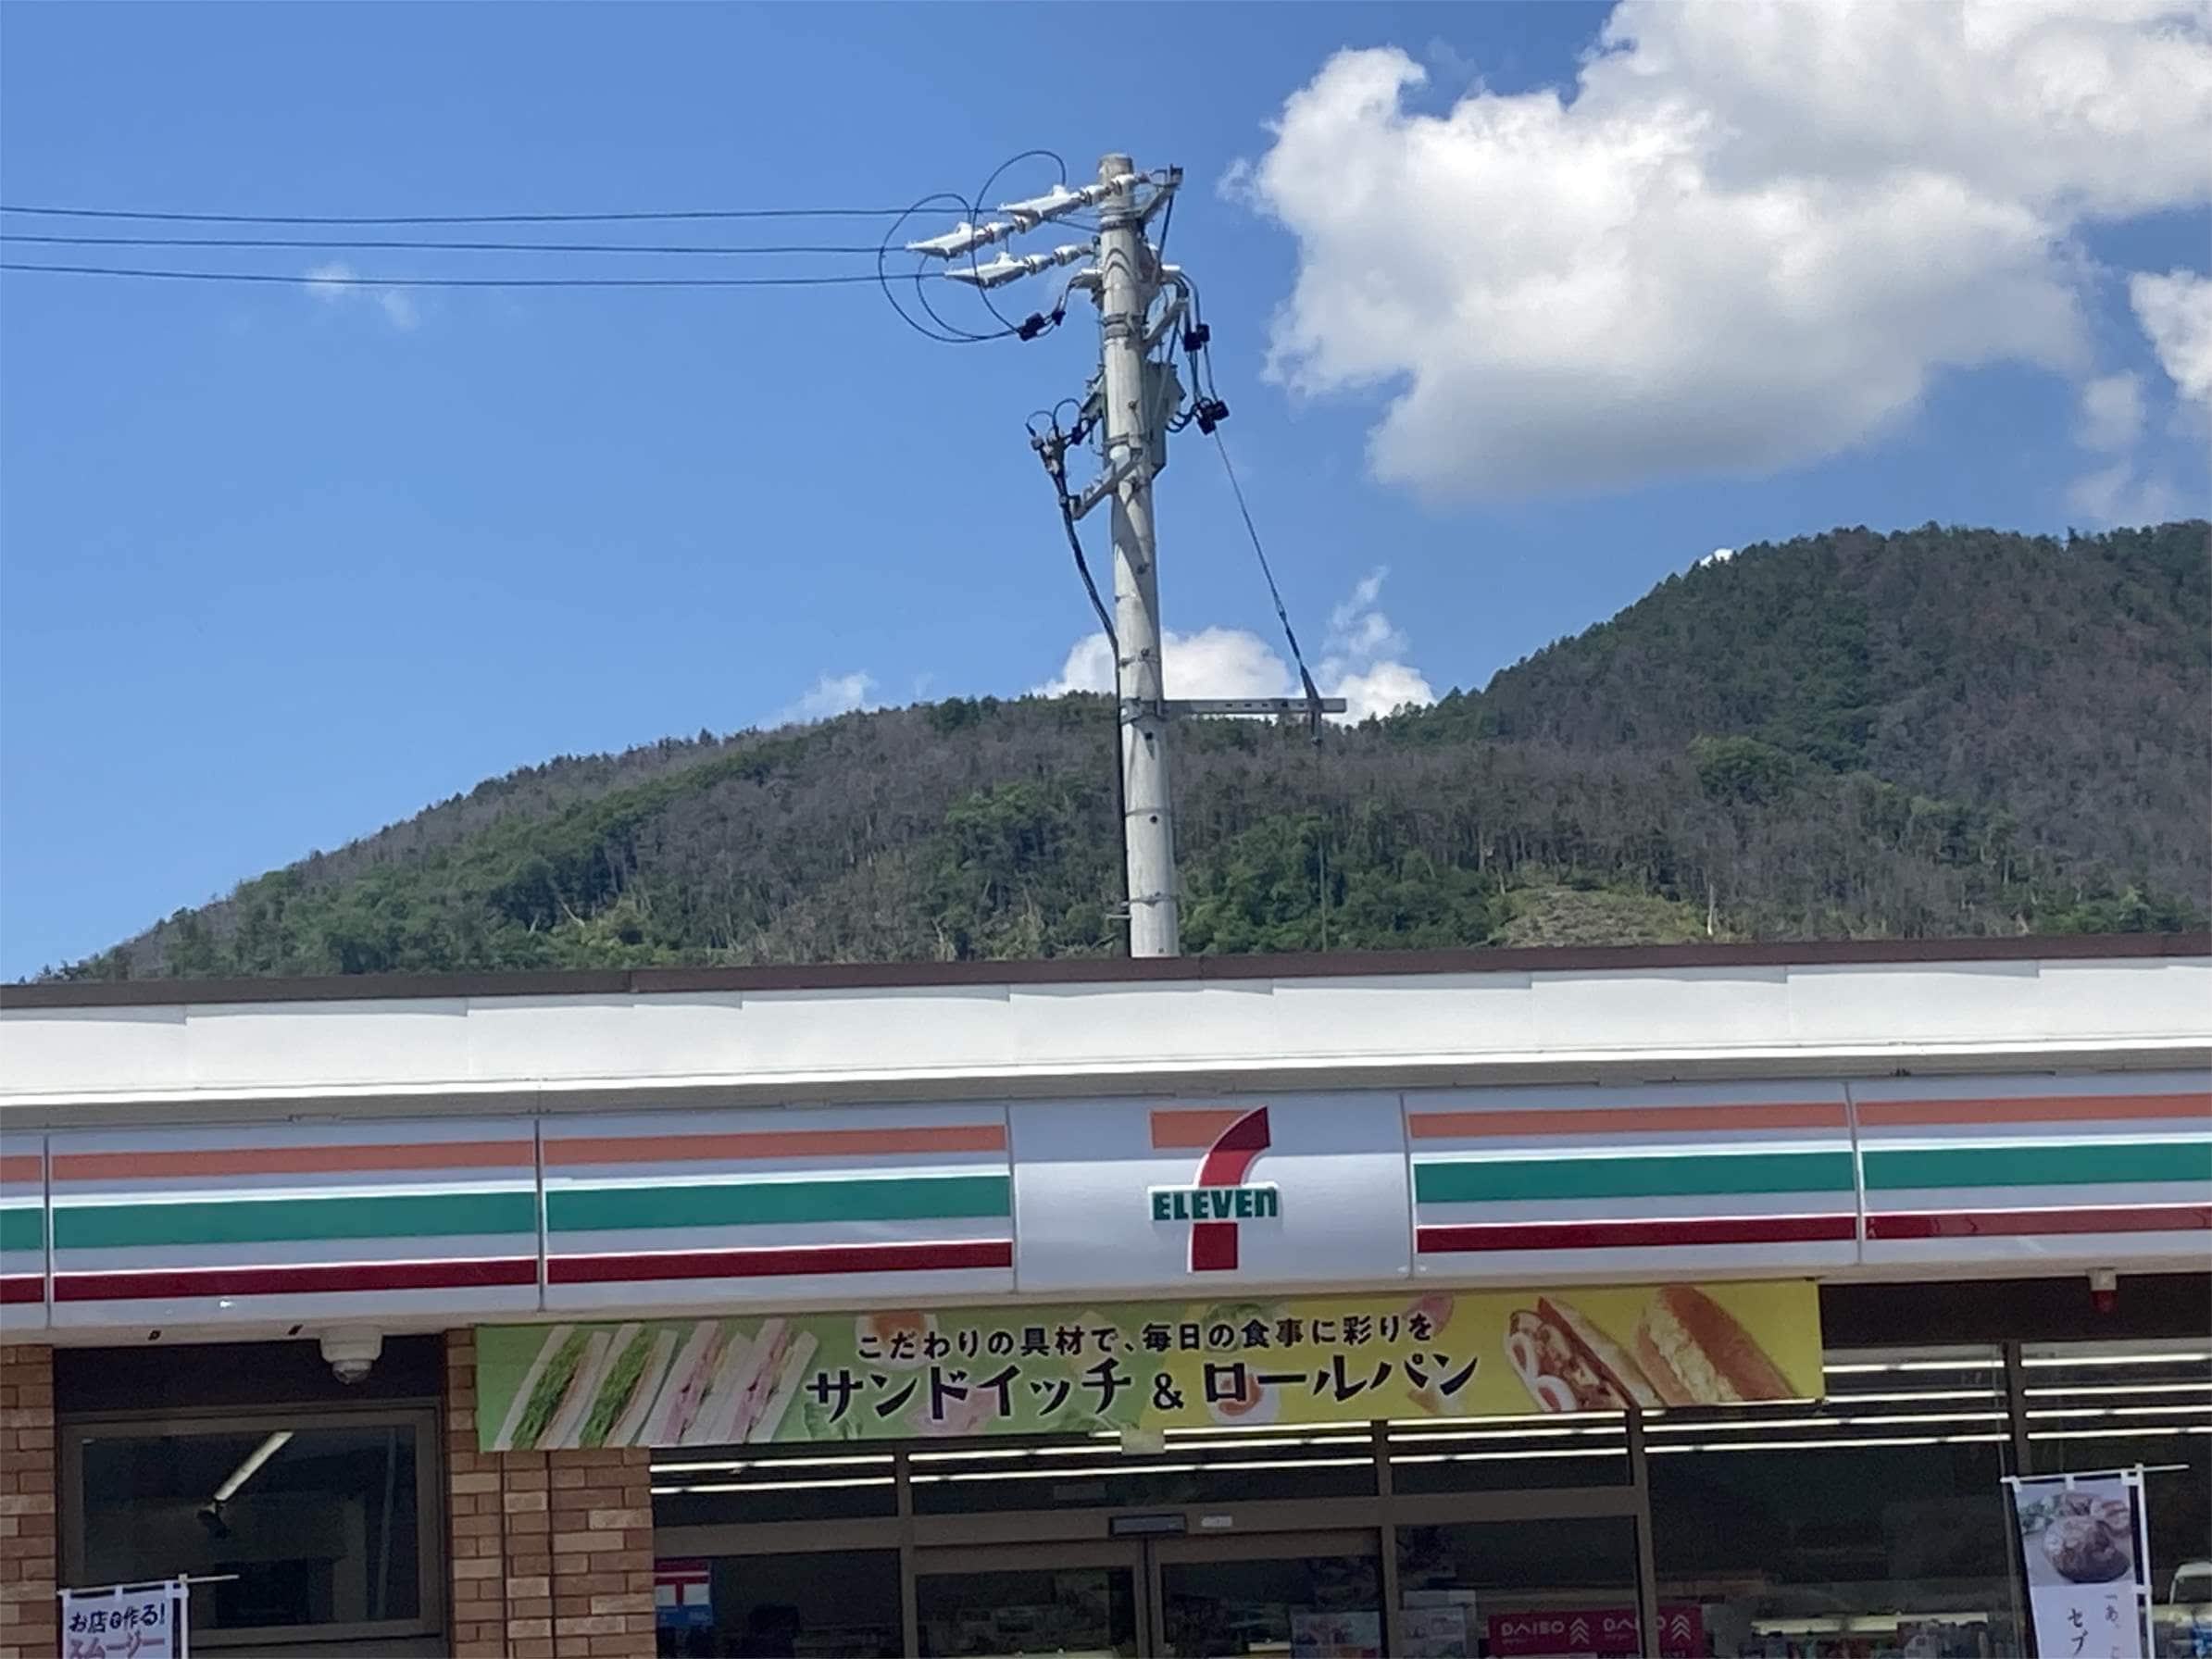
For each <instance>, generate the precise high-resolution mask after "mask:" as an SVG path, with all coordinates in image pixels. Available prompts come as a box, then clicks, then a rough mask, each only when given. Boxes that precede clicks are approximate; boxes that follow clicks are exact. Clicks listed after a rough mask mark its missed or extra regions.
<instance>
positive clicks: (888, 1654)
mask: <svg viewBox="0 0 2212 1659" xmlns="http://www.w3.org/2000/svg"><path fill="white" fill-rule="evenodd" d="M654 1577H655V1578H656V1581H657V1582H656V1588H655V1595H654V1602H655V1604H656V1621H655V1622H656V1634H657V1651H658V1653H660V1655H661V1656H662V1659H878V1656H879V1655H882V1656H884V1659H895V1656H896V1655H897V1654H898V1653H899V1652H900V1651H901V1649H902V1648H903V1647H904V1646H905V1645H906V1644H905V1643H904V1642H903V1641H902V1640H900V1635H899V1557H898V1552H897V1551H896V1550H839V1551H835V1552H832V1553H820V1554H793V1555H723V1556H719V1557H716V1558H714V1559H712V1560H708V1561H704V1562H692V1561H685V1562H673V1561H664V1562H661V1563H659V1564H658V1565H657V1567H656V1572H655V1575H654Z"/></svg>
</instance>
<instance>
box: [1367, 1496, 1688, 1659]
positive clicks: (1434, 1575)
mask: <svg viewBox="0 0 2212 1659" xmlns="http://www.w3.org/2000/svg"><path fill="white" fill-rule="evenodd" d="M1398 1608H1399V1613H1398V1644H1399V1646H1400V1647H1402V1648H1404V1649H1406V1651H1407V1652H1415V1651H1418V1652H1422V1653H1465V1654H1468V1655H1473V1654H1477V1653H1481V1654H1513V1655H1525V1656H1533V1655H1537V1654H1551V1653H1558V1654H1568V1653H1578V1654H1580V1653H1605V1654H1620V1655H1634V1654H1638V1653H1654V1652H1656V1653H1662V1654H1665V1655H1666V1656H1667V1659H1691V1656H1694V1659H1704V1654H1705V1651H1706V1649H1705V1643H1704V1641H1703V1640H1702V1637H1703V1630H1702V1628H1696V1629H1693V1625H1694V1623H1695V1620H1694V1616H1693V1615H1689V1614H1686V1613H1685V1611H1684V1610H1682V1609H1678V1608H1674V1607H1668V1608H1664V1609H1662V1610H1661V1617H1660V1623H1661V1626H1662V1640H1660V1642H1659V1643H1658V1644H1657V1646H1656V1647H1650V1646H1646V1645H1645V1644H1644V1642H1643V1640H1642V1639H1641V1637H1640V1634H1639V1632H1638V1629H1637V1624H1636V1523H1635V1522H1634V1521H1633V1520H1631V1519H1630V1518H1629V1517H1628V1516H1588V1517H1580V1518H1576V1519H1572V1520H1548V1521H1486V1522H1480V1523H1473V1522H1470V1523H1455V1524H1453V1525H1450V1526H1441V1527H1406V1526H1403V1525H1402V1526H1400V1527H1399V1528H1398Z"/></svg>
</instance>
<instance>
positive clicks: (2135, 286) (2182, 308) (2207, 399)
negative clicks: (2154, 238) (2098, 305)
mask: <svg viewBox="0 0 2212 1659" xmlns="http://www.w3.org/2000/svg"><path fill="white" fill-rule="evenodd" d="M2128 300H2129V303H2130V304H2131V305H2132V306H2134V307H2135V320H2136V321H2138V322H2140V323H2141V324H2142V325H2143V332H2144V333H2145V334H2147V335H2149V336H2150V340H2151V346H2152V349H2153V350H2155V351H2156V353H2157V354H2158V366H2159V368H2163V369H2165V370H2166V372H2167V376H2168V379H2170V380H2172V381H2173V383H2174V387H2175V389H2176V390H2177V391H2179V392H2180V393H2181V395H2182V396H2183V397H2185V398H2188V399H2189V400H2190V401H2191V402H2192V403H2197V404H2203V405H2206V406H2207V407H2212V277H2201V276H2198V275H2197V274H2196V273H2195V272H2194V271H2189V270H2174V271H2168V273H2167V274H2166V275H2165V276H2163V277H2161V276H2156V275H2154V274H2153V273H2151V272H2149V271H2139V272H2137V273H2136V275H2135V277H2134V278H2133V279H2132V280H2131V281H2130V282H2129V284H2128Z"/></svg>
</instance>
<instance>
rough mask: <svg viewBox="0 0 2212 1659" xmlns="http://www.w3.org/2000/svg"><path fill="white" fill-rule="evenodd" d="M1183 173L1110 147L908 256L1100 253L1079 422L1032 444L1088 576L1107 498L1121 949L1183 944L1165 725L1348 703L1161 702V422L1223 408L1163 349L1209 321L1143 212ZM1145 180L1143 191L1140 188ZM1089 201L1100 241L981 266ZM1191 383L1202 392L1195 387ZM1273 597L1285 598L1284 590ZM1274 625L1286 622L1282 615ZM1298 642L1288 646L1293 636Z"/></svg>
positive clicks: (1011, 268)
mask: <svg viewBox="0 0 2212 1659" xmlns="http://www.w3.org/2000/svg"><path fill="white" fill-rule="evenodd" d="M1181 182H1182V169H1181V168H1167V169H1166V170H1165V171H1161V172H1155V173H1140V172H1138V171H1137V170H1136V167H1135V165H1134V164H1133V163H1132V162H1131V159H1130V158H1129V157H1128V156H1122V155H1108V156H1102V157H1100V158H1099V163H1098V179H1097V181H1096V182H1095V183H1092V184H1086V185H1084V186H1082V187H1081V189H1080V190H1079V189H1071V188H1069V186H1068V185H1066V184H1064V183H1063V184H1057V185H1055V186H1054V187H1053V188H1052V190H1050V191H1049V192H1047V193H1045V194H1044V195H1041V196H1032V197H1031V198H1030V199H1029V200H1027V201H1021V202H1006V203H1003V204H1001V205H1000V206H999V208H998V211H999V212H1000V213H1001V214H1004V215H1005V216H1006V217H1005V218H994V219H989V220H986V221H985V222H983V223H981V224H971V223H969V222H968V221H966V220H963V221H962V222H961V223H959V224H958V225H956V227H954V229H953V230H951V231H948V232H946V233H945V234H944V235H943V236H935V237H931V238H930V239H929V240H927V241H924V242H910V243H907V244H906V248H907V251H908V252H909V253H913V254H918V255H920V256H923V257H925V258H933V259H941V260H944V262H945V270H944V275H945V276H946V277H948V278H950V279H951V280H952V281H956V282H963V283H966V284H968V285H969V286H970V287H973V288H977V289H993V288H1001V287H1004V286H1006V284H1007V283H1010V282H1017V281H1021V280H1022V279H1023V278H1026V277H1033V276H1040V275H1043V274H1044V272H1046V271H1048V270H1052V269H1055V268H1059V267H1064V266H1069V265H1076V264H1080V263H1081V262H1082V261H1083V260H1085V259H1089V258H1092V257H1093V256H1095V258H1096V261H1097V263H1096V264H1095V265H1094V267H1092V268H1090V269H1087V270H1083V271H1080V272H1078V273H1077V274H1076V275H1075V276H1073V277H1071V278H1070V279H1069V283H1068V289H1069V292H1072V291H1073V290H1075V289H1079V288H1080V289H1083V290H1085V291H1087V292H1088V293H1090V294H1091V295H1092V296H1093V297H1094V299H1095V300H1096V301H1097V303H1098V326H1099V366H1098V375H1097V378H1096V380H1095V381H1094V386H1093V388H1092V391H1091V393H1090V394H1089V395H1088V396H1086V397H1085V398H1081V399H1071V400H1064V401H1069V402H1075V403H1078V404H1080V405H1081V409H1082V414H1081V418H1079V419H1078V421H1077V422H1076V427H1075V430H1073V431H1071V432H1065V431H1062V430H1061V429H1060V425H1059V418H1058V415H1057V412H1056V411H1055V412H1054V413H1052V414H1051V415H1050V417H1049V419H1050V422H1051V429H1052V430H1051V431H1050V432H1049V434H1048V433H1044V432H1040V431H1038V430H1036V428H1035V426H1034V425H1032V426H1031V433H1030V441H1031V445H1032V447H1034V448H1035V449H1036V451H1037V453H1038V455H1040V456H1041V457H1042V458H1043V459H1044V466H1045V469H1046V471H1047V472H1049V473H1050V474H1051V476H1052V480H1053V485H1054V489H1055V492H1056V493H1057V495H1058V496H1059V505H1060V516H1061V519H1062V521H1063V523H1064V525H1065V527H1066V530H1067V532H1068V540H1069V544H1070V545H1071V546H1072V547H1073V548H1074V551H1075V556H1076V564H1077V566H1078V568H1080V569H1081V571H1082V573H1083V580H1084V582H1085V584H1086V585H1087V586H1088V585H1089V583H1090V571H1089V567H1088V565H1087V564H1085V562H1084V559H1083V552H1082V544H1081V541H1080V540H1079V539H1078V537H1077V535H1076V529H1075V526H1076V521H1077V520H1078V519H1080V518H1083V517H1084V516H1085V515H1087V514H1088V513H1090V512H1091V510H1092V509H1093V508H1094V507H1096V506H1099V505H1102V504H1106V503H1110V504H1111V505H1112V508H1113V511H1112V515H1111V516H1112V519H1113V538H1114V613H1113V616H1112V617H1111V618H1110V619H1109V618H1108V617H1107V616H1106V607H1105V605H1104V602H1103V601H1101V600H1100V599H1099V597H1098V593H1097V590H1096V588H1095V587H1093V588H1091V594H1092V601H1093V604H1094V605H1096V606H1097V608H1098V613H1099V621H1100V624H1101V625H1102V626H1103V627H1104V628H1105V629H1106V636H1107V640H1108V642H1109V643H1110V644H1111V646H1112V648H1113V651H1114V701H1115V709H1116V722H1117V726H1116V729H1117V733H1118V737H1117V742H1118V754H1117V755H1116V763H1117V764H1118V766H1119V767H1120V780H1121V803H1122V806H1121V847H1122V865H1123V872H1124V874H1125V875H1126V877H1127V879H1128V887H1129V954H1131V956H1174V955H1178V954H1181V949H1182V929H1181V918H1180V916H1179V914H1178V909H1177V902H1176V892H1175V812H1174V806H1173V804H1172V801H1171V798H1170V796H1169V794H1168V722H1169V721H1170V720H1172V719H1176V718H1180V717H1188V716H1207V715H1241V716H1262V717H1277V718H1281V717H1283V716H1286V715H1293V714H1303V715H1305V716H1306V717H1307V718H1308V719H1310V720H1311V721H1312V722H1313V725H1314V731H1315V734H1316V737H1315V741H1316V742H1318V741H1319V736H1318V734H1319V731H1320V719H1321V717H1322V716H1323V715H1324V714H1339V713H1342V712H1343V707H1344V701H1343V698H1341V697H1323V696H1322V695H1321V694H1320V692H1318V690H1317V689H1316V688H1315V686H1314V683H1313V680H1312V678H1311V677H1310V676H1305V679H1306V695H1305V696H1304V697H1234V698H1227V697H1213V698H1185V699H1181V700H1179V701H1175V702H1170V701H1168V696H1167V694H1166V687H1165V685H1164V683H1163V680H1162V676H1161V663H1160V637H1161V634H1160V589H1159V570H1158V567H1157V565H1156V560H1155V556H1154V553H1155V549H1154V543H1153V526H1152V480H1153V475H1154V474H1156V472H1158V471H1159V469H1160V468H1162V467H1163V466H1165V465H1166V464H1167V448H1166V440H1167V435H1168V431H1170V430H1175V431H1180V430H1181V429H1182V427H1183V425H1184V424H1185V422H1186V421H1189V420H1195V421H1196V422H1197V423H1198V426H1199V429H1200V430H1202V431H1206V432H1211V431H1212V430H1214V426H1215V423H1216V422H1218V421H1220V420H1223V419H1226V418H1228V415H1229V406H1228V405H1226V404H1224V403H1222V402H1220V401H1219V400H1218V399H1217V398H1209V397H1206V396H1204V395H1197V401H1196V402H1195V403H1194V404H1193V406H1192V407H1191V409H1190V410H1189V411H1187V412H1185V413H1182V414H1180V415H1179V414H1178V410H1179V408H1180V406H1181V400H1182V395H1183V388H1182V387H1181V385H1180V383H1179V382H1178V381H1177V380H1176V376H1175V371H1174V369H1173V368H1172V367H1171V366H1170V363H1169V360H1168V357H1169V356H1171V355H1172V352H1173V349H1174V345H1175V343H1176V342H1177V330H1178V328H1179V326H1182V325H1185V324H1186V320H1187V331H1185V332H1184V333H1183V334H1182V335H1181V344H1182V346H1183V349H1184V350H1185V352H1186V353H1187V354H1189V355H1190V356H1191V358H1192V373H1193V380H1194V381H1195V379H1196V377H1197V356H1198V354H1199V353H1200V352H1201V351H1202V350H1203V348H1204V345H1205V342H1206V328H1205V326H1204V325H1203V324H1202V323H1201V322H1200V321H1199V320H1198V317H1197V309H1196V307H1197V290H1196V289H1195V288H1194V287H1193V285H1192V283H1191V281H1190V279H1189V278H1188V277H1187V276H1186V275H1184V273H1183V272H1182V271H1181V270H1180V269H1178V268H1176V267H1175V266H1172V265H1167V264H1163V263H1162V262H1161V259H1160V256H1159V251H1158V250H1157V249H1156V248H1155V247H1154V246H1153V245H1152V243H1151V242H1150V240H1149V239H1148V238H1147V236H1146V234H1145V227H1146V226H1147V224H1148V223H1149V222H1150V221H1151V219H1152V217H1153V215H1155V214H1156V213H1158V212H1160V211H1161V210H1162V209H1163V208H1164V207H1166V206H1167V205H1168V202H1169V201H1170V200H1172V199H1173V197H1174V194H1175V192H1176V190H1177V188H1178V187H1179V186H1180V185H1181ZM1140 189H1142V190H1143V192H1144V193H1143V195H1142V196H1140V194H1139V191H1140ZM979 206H980V205H979ZM1085 210H1091V211H1094V212H1095V213H1096V214H1097V216H1098V231H1097V237H1096V240H1095V241H1094V242H1077V243H1062V244H1060V245H1059V246H1056V247H1055V248H1053V249H1051V250H1050V251H1049V252H1045V253H1038V254H1030V255H1026V256H1019V257H1017V256H1015V255H1014V254H1013V253H1012V252H1010V251H1009V252H1006V253H1004V254H1001V255H1000V256H998V257H996V258H994V259H992V260H991V261H989V262H988V263H981V262H979V260H978V258H977V256H978V255H979V254H980V252H981V250H982V249H984V248H987V247H989V246H991V245H993V244H994V243H1003V242H1011V241H1012V240H1013V239H1014V238H1016V237H1019V236H1023V235H1026V234H1028V233H1029V232H1031V231H1037V230H1041V229H1043V228H1044V226H1045V225H1048V224H1052V223H1055V222H1056V221H1058V220H1061V219H1064V218H1069V216H1070V215H1072V214H1076V213H1079V212H1082V211H1085ZM979 217H981V215H980V213H979ZM962 260H965V261H966V263H965V264H962V263H961V261H962ZM1163 288H1167V289H1172V290H1173V297H1172V298H1171V299H1169V300H1168V303H1167V304H1165V305H1161V304H1160V303H1159V301H1160V295H1161V291H1162V289H1163ZM1066 305H1067V293H1063V294H1062V296H1061V302H1060V305H1059V306H1056V307H1055V308H1054V309H1053V311H1052V312H1051V313H1050V314H1049V316H1048V315H1046V314H1045V313H1043V312H1039V313H1038V314H1036V315H1034V316H1032V317H1031V318H1029V319H1028V320H1027V321H1026V322H1023V323H1021V324H1019V325H1018V326H1009V327H1007V328H1005V329H1003V330H1002V331H1001V332H1002V333H1004V334H1010V335H1016V336H1019V338H1020V339H1023V340H1033V339H1036V338H1038V337H1039V336H1040V335H1042V334H1044V333H1046V332H1048V331H1051V330H1052V329H1054V328H1056V327H1057V326H1058V324H1059V322H1060V320H1061V318H1062V317H1063V315H1064V313H1065V309H1066ZM1000 320H1001V321H1002V322H1003V321H1005V320H1006V319H1004V318H1001V319H1000ZM970 338H976V339H981V338H986V336H970ZM1163 345H1164V346H1165V347H1166V349H1167V353H1168V356H1162V357H1161V358H1160V359H1158V360H1157V361H1155V360H1154V359H1153V357H1152V353H1153V351H1154V350H1155V348H1157V347H1161V346H1163ZM1192 391H1193V394H1194V395H1196V394H1197V388H1196V386H1195V385H1193V388H1192ZM1092 430H1095V431H1096V432H1098V433H1099V435H1100V438H1101V441H1102V442H1101V448H1102V450H1103V454H1102V455H1101V456H1100V459H1101V461H1102V463H1103V465H1102V468H1101V470H1100V472H1099V475H1098V477H1097V478H1096V479H1095V480H1093V481H1092V483H1091V484H1090V485H1089V486H1088V487H1086V488H1084V489H1083V490H1082V491H1081V492H1080V493H1070V492H1069V484H1068V473H1067V459H1066V457H1067V453H1068V451H1069V448H1070V447H1072V446H1074V445H1076V444H1079V443H1081V441H1082V438H1083V435H1084V434H1085V433H1086V432H1089V431H1092ZM1263 562H1264V561H1263ZM1271 580H1272V579H1271V578H1270V581H1271ZM1276 605H1277V609H1278V610H1279V611H1280V610H1281V599H1280V598H1278V599H1277V602H1276ZM1283 625H1284V628H1285V629H1286V630H1287V629H1288V627H1289V619H1288V617H1285V618H1284V624H1283ZM1292 650H1293V655H1294V654H1295V652H1296V642H1294V641H1293V643H1292Z"/></svg>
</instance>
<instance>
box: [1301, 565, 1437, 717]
mask: <svg viewBox="0 0 2212 1659" xmlns="http://www.w3.org/2000/svg"><path fill="white" fill-rule="evenodd" d="M1389 577H1390V567H1389V566H1387V565H1378V566H1376V567H1375V568H1373V569H1372V570H1370V571H1368V573H1367V574H1366V575H1365V576H1363V577H1361V578H1360V579H1359V582H1358V585H1357V586H1356V587H1355V588H1353V590H1352V596H1351V597H1350V598H1349V599H1347V600H1345V601H1344V602H1343V604H1342V605H1338V606H1337V607H1336V608H1335V609H1334V610H1332V611H1331V612H1330V613H1329V637H1328V640H1327V641H1326V642H1325V643H1324V644H1323V646H1322V653H1321V663H1320V668H1319V671H1318V674H1317V675H1316V676H1315V678H1316V679H1318V680H1319V681H1320V684H1321V691H1322V693H1323V694H1324V695H1326V696H1331V697H1342V698H1343V699H1344V701H1345V702H1346V703H1348V704H1349V705H1351V706H1350V707H1349V708H1348V709H1347V710H1346V711H1345V713H1344V716H1343V717H1344V718H1345V719H1347V720H1364V719H1366V718H1368V717H1369V716H1370V715H1386V714H1389V713H1390V712H1391V711H1392V710H1393V709H1396V708H1402V707H1404V706H1405V705H1406V704H1409V703H1413V704H1421V705H1427V704H1431V703H1433V702H1435V701H1436V689H1435V688H1434V687H1433V686H1431V684H1430V683H1429V680H1428V677H1427V676H1426V675H1424V674H1422V672H1421V671H1420V670H1419V669H1418V668H1416V667H1413V666H1412V665H1411V664H1409V663H1407V662H1406V661H1404V660H1403V659H1404V657H1405V655H1406V649H1407V647H1406V636H1405V634H1404V633H1403V632H1401V631H1400V630H1398V628H1397V627H1396V626H1395V625H1394V624H1393V622H1392V621H1391V619H1390V618H1389V617H1386V616H1384V615H1383V614H1382V610H1381V603H1380V602H1381V598H1382V584H1383V582H1384V581H1386V580H1388V579H1389Z"/></svg>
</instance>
